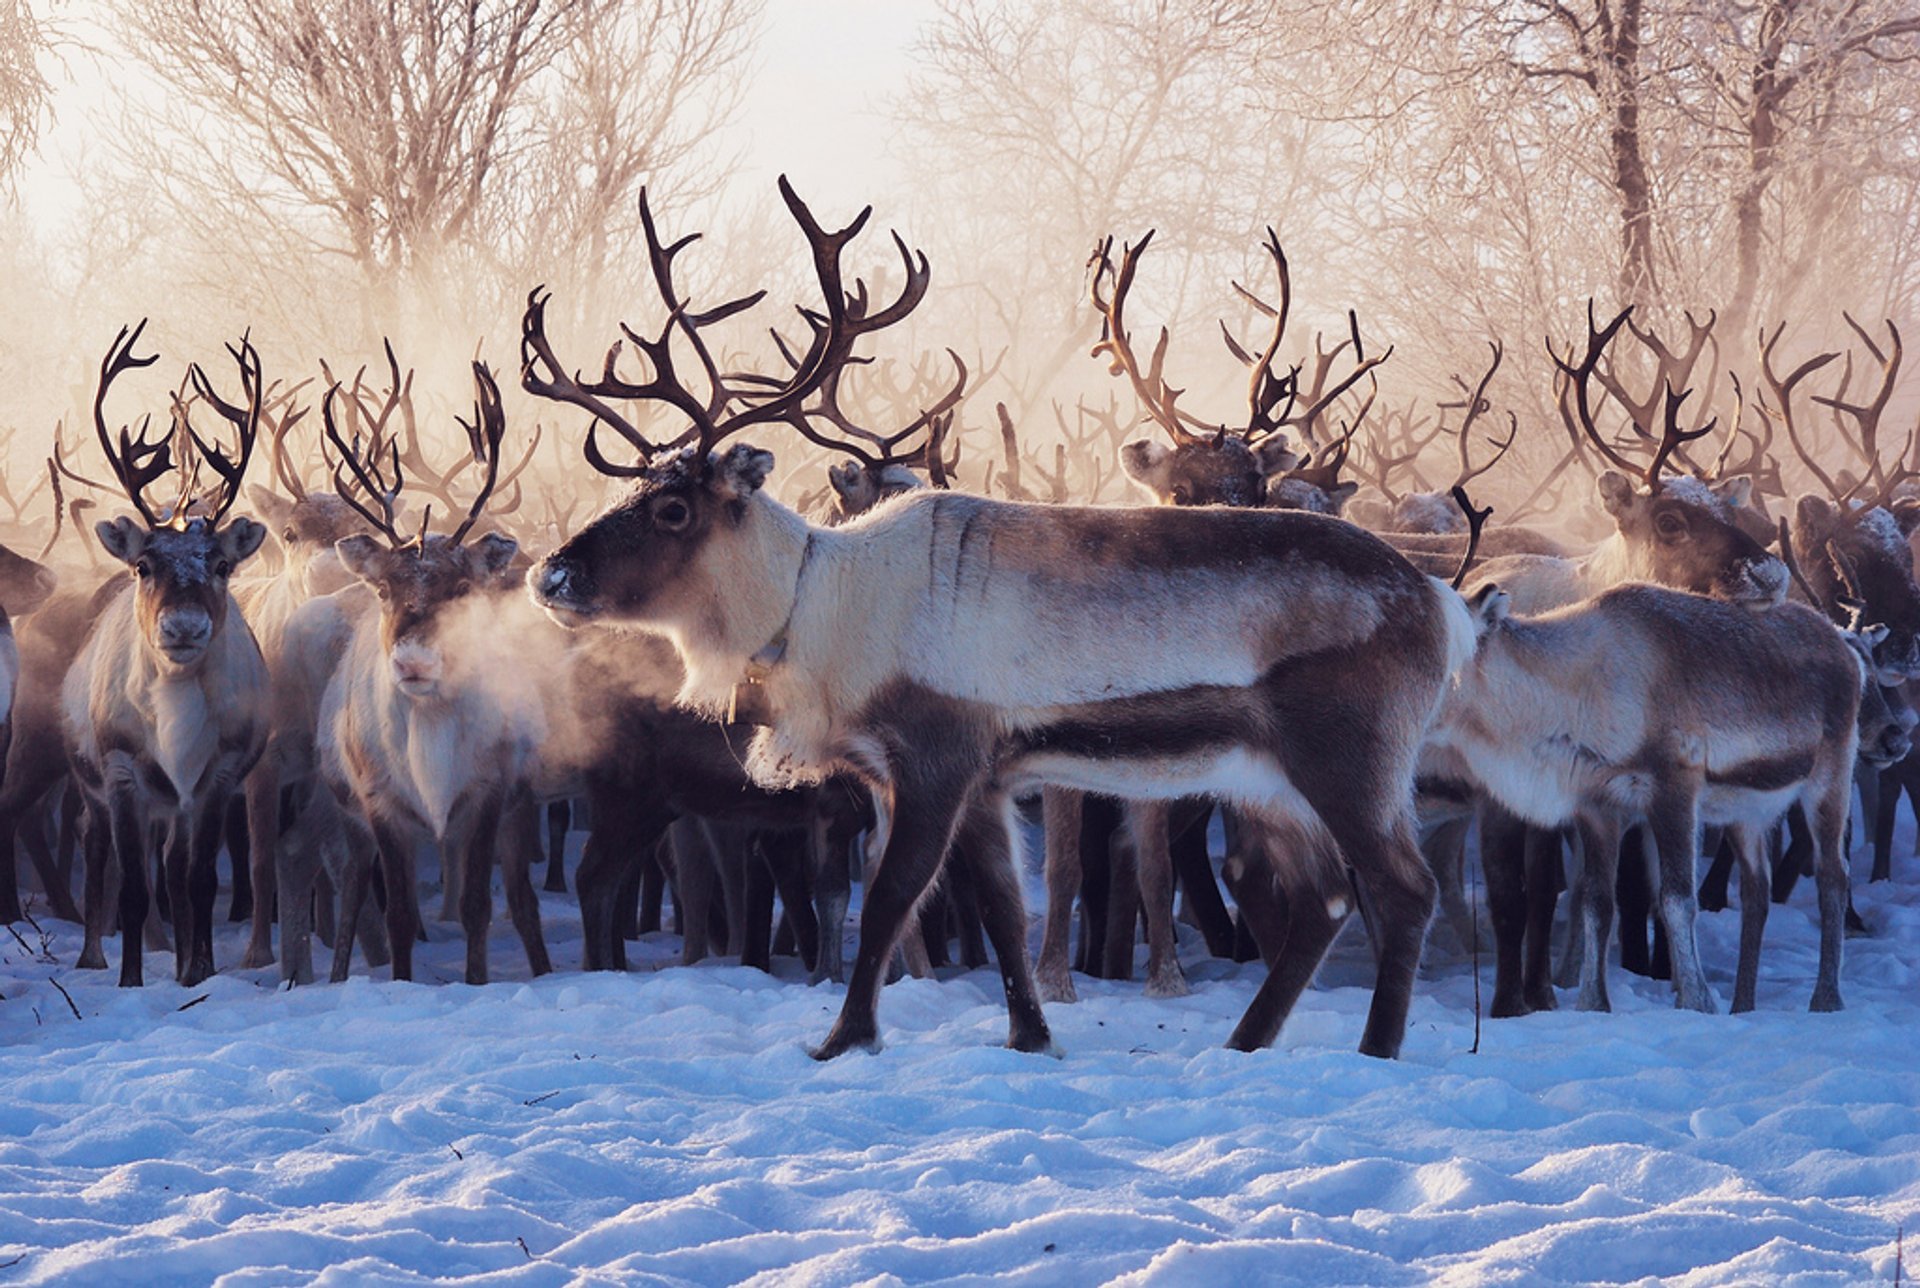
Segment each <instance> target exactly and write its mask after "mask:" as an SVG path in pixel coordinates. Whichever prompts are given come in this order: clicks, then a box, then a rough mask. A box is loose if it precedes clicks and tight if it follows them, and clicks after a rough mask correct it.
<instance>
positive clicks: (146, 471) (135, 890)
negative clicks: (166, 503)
mask: <svg viewBox="0 0 1920 1288" xmlns="http://www.w3.org/2000/svg"><path fill="white" fill-rule="evenodd" d="M145 326H146V323H145V322H144V321H143V322H142V323H141V324H140V325H139V326H138V327H135V328H133V330H132V331H131V333H129V331H128V330H127V329H126V328H124V327H123V328H121V330H120V334H119V336H118V337H116V339H115V340H114V343H113V347H112V348H111V349H109V350H108V352H107V356H106V357H105V358H104V359H103V360H102V361H101V364H100V381H99V384H98V386H97V388H96V391H95V394H94V404H93V411H94V427H95V429H96V430H97V431H98V434H99V438H100V446H101V450H102V451H103V452H105V454H106V458H107V461H108V463H109V465H111V467H112V469H113V472H114V475H115V477H116V478H117V479H118V481H119V483H120V486H121V488H122V489H123V490H124V491H125V493H126V495H127V498H128V499H129V500H130V501H131V502H132V503H133V506H134V508H135V509H136V510H138V511H139V513H140V518H139V520H134V519H130V518H125V517H122V518H118V519H114V520H111V521H109V522H103V523H101V524H99V525H97V526H96V528H95V532H96V533H97V534H98V536H99V538H100V544H101V545H102V546H103V547H105V549H106V550H107V552H108V553H109V554H111V555H112V556H113V557H114V558H116V559H118V560H120V561H121V562H122V563H124V564H126V565H127V568H128V571H129V576H128V580H127V583H126V584H125V586H124V588H123V589H121V590H120V591H119V592H118V593H117V594H116V595H115V597H114V598H113V601H112V602H111V604H109V605H108V606H107V607H106V608H105V610H104V611H103V612H102V613H101V614H100V617H99V620H98V621H97V622H96V623H95V625H94V628H93V633H92V635H91V636H90V637H89V639H88V641H87V645H86V648H85V649H84V650H83V651H82V652H81V654H80V656H79V657H78V658H77V659H75V661H74V664H73V667H72V669H71V670H69V671H68V672H67V677H66V682H65V685H64V687H63V690H62V707H63V709H64V713H65V717H66V723H67V734H68V740H69V762H70V764H71V766H72V770H73V775H74V778H75V780H76V781H77V782H78V783H79V785H80V789H81V791H82V792H83V793H84V794H85V797H86V801H87V808H88V814H89V822H88V840H87V876H86V888H87V936H86V945H85V948H84V950H83V951H82V953H81V957H80V965H82V966H90V967H96V968H104V967H105V966H106V958H105V955H104V954H103V953H102V951H101V944H100V940H101V936H102V934H103V933H104V931H105V929H106V921H107V917H108V912H107V908H106V906H105V903H106V900H105V880H106V860H107V857H108V852H109V850H111V853H112V855H113V858H114V860H115V861H116V863H117V864H118V867H119V870H120V900H119V904H120V931H121V936H122V938H121V958H120V985H121V987H123V988H127V987H138V986H139V985H140V983H141V978H142V972H141V959H140V936H141V933H142V929H143V927H144V924H145V922H146V918H147V904H148V894H147V861H148V859H149V857H150V856H151V854H152V852H153V845H154V842H155V840H156V839H158V840H159V841H160V842H161V846H162V849H163V852H164V855H165V871H166V884H167V894H168V903H169V906H170V907H171V909H172V913H173V922H174V960H175V966H174V975H175V978H176V979H178V980H179V981H180V982H181V983H182V984H186V985H189V986H191V985H194V984H198V983H200V982H201V981H202V980H204V979H206V978H207V977H208V976H209V975H211V974H213V972H214V962H213V901H214V893H215V888H216V884H217V876H216V873H215V868H214V862H215V859H216V858H217V856H218V854H219V850H220V842H221V834H222V830H223V827H224V823H225V820H226V810H227V801H228V797H229V796H230V795H231V793H232V792H233V791H234V790H235V789H236V788H237V787H238V786H239V785H240V782H241V780H242V779H243V778H245V777H246V774H247V771H248V770H250V769H251V768H253V764H254V762H255V761H256V760H258V759H259V758H260V753H261V751H262V749H263V748H264V747H265V745H266V732H267V730H266V718H265V715H266V712H265V705H266V688H267V674H266V665H265V663H264V662H263V661H262V660H261V657H260V649H259V647H258V646H257V645H256V644H255V643H254V639H253V633H252V632H251V631H249V630H248V629H247V625H246V622H245V621H244V620H242V618H241V616H240V612H239V608H238V606H237V605H236V604H235V603H234V600H233V595H232V592H231V591H230V589H229V583H230V579H231V578H232V576H233V572H234V569H235V568H237V567H238V566H239V564H240V563H241V561H243V560H244V559H246V558H247V557H248V556H249V555H251V554H252V553H253V552H254V551H255V550H257V549H259V548H260V543H261V542H262V541H263V540H264V539H265V538H266V535H267V533H266V529H265V528H263V527H261V526H260V525H259V524H258V523H255V522H254V521H253V520H251V519H245V518H238V519H234V520H233V521H232V522H231V523H227V524H224V525H223V524H222V523H221V520H222V519H223V518H224V517H225V516H226V513H227V511H228V509H230V508H231V507H232V505H233V503H234V501H235V500H236V499H237V498H238V496H239V494H240V486H241V480H242V478H243V477H244V475H245V473H246V468H247V463H248V461H249V460H250V459H251V458H252V455H253V446H254V440H255V438H256V437H257V435H258V431H259V422H260V405H261V396H262V392H263V389H264V386H263V383H262V381H261V377H260V358H259V355H258V354H256V353H255V352H254V349H253V345H252V344H251V343H249V342H248V341H247V340H246V339H244V338H242V340H241V341H240V344H239V346H238V347H234V346H229V347H228V352H229V353H231V354H232V355H233V358H234V360H235V362H236V363H237V364H238V365H239V368H240V382H241V387H242V389H243V391H244V395H243V402H242V403H240V404H237V405H236V404H232V403H228V402H227V401H225V400H224V399H222V398H221V397H220V396H219V395H218V394H217V393H215V392H214V389H213V386H212V384H211V382H210V381H208V379H207V377H206V374H205V373H204V372H203V371H202V370H201V369H200V367H199V365H198V364H195V365H192V366H190V367H188V369H187V373H188V387H189V389H190V392H191V397H192V400H193V401H202V402H205V403H207V404H208V405H210V406H211V407H212V408H213V409H214V411H215V412H217V413H218V415H219V416H220V418H221V419H223V420H225V421H227V422H228V423H229V424H230V425H231V426H232V427H233V429H234V431H235V433H236V434H237V436H238V441H239V446H238V451H237V455H236V456H232V457H230V456H228V455H226V454H224V453H223V452H221V451H220V450H218V449H217V448H215V447H214V446H213V445H212V444H210V443H208V442H207V441H206V440H205V439H203V438H201V436H200V435H199V433H198V432H197V431H196V430H195V429H194V427H193V423H192V421H191V419H190V415H189V413H190V403H189V400H188V398H186V397H176V399H175V400H174V407H173V410H172V413H171V419H172V428H171V431H170V432H169V433H168V434H167V435H166V436H165V437H162V438H160V439H158V440H153V441H150V440H149V439H148V437H147V432H146V431H147V424H146V422H144V421H143V422H142V424H141V429H140V434H139V436H138V437H137V438H135V437H134V436H133V435H132V433H131V432H130V431H129V430H127V429H124V428H123V429H122V430H121V431H120V433H119V438H118V444H117V446H116V443H115V440H114V437H113V435H111V434H110V433H109V432H108V430H107V423H106V417H105V407H106V398H107V390H108V387H109V386H110V385H111V384H112V383H113V380H114V378H115V377H116V376H118V375H120V374H121V373H123V372H125V371H127V370H130V369H134V368H139V367H146V366H151V365H152V364H153V363H155V362H157V361H158V360H159V357H158V355H157V354H155V355H150V356H148V357H144V358H142V357H138V356H136V355H135V354H134V346H135V345H136V344H138V343H139V340H140V333H141V331H142V330H143V329H144V328H145ZM202 464H204V465H205V466H207V467H210V468H211V469H212V470H213V472H214V473H215V474H216V475H218V476H219V482H218V485H217V486H216V488H215V489H214V491H213V493H212V495H211V496H210V497H203V496H202V495H200V494H199V492H198V490H197V487H196V484H197V478H198V472H199V466H200V465H202ZM176 472H177V473H178V474H179V475H180V480H181V481H180V491H179V499H178V500H177V501H176V502H175V503H174V504H173V505H172V506H171V507H170V508H168V509H166V510H160V509H156V508H155V507H154V506H153V505H151V504H149V502H148V500H147V498H146V495H145V493H146V490H147V489H148V488H149V487H150V486H152V485H153V484H155V483H158V482H160V481H162V480H164V479H166V478H167V477H168V476H169V475H173V474H175V473H176ZM196 503H199V504H200V505H202V506H204V508H205V517H189V514H190V512H191V511H192V510H193V509H194V508H195V507H196Z"/></svg>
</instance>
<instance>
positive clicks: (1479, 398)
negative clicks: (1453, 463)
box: [1453, 340, 1520, 488]
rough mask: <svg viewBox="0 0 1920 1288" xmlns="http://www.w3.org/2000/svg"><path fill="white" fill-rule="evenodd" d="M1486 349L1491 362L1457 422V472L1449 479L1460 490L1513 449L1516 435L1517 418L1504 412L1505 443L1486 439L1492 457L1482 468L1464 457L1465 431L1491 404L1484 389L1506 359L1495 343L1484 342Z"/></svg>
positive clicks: (1517, 428)
mask: <svg viewBox="0 0 1920 1288" xmlns="http://www.w3.org/2000/svg"><path fill="white" fill-rule="evenodd" d="M1487 347H1488V348H1489V349H1491V350H1492V351H1493V361H1492V362H1490V363H1489V364H1488V365H1487V371H1486V374H1485V375H1483V376H1481V377H1480V383H1479V384H1478V385H1477V386H1475V388H1474V389H1473V391H1472V392H1471V393H1470V394H1469V395H1468V397H1467V410H1466V416H1465V418H1464V419H1463V420H1461V422H1460V472H1459V473H1458V474H1456V475H1455V476H1454V479H1453V486H1454V487H1456V488H1464V487H1465V486H1466V485H1467V484H1469V483H1471V482H1473V480H1475V479H1477V478H1479V477H1480V476H1481V475H1482V474H1485V473H1486V472H1487V471H1488V470H1490V469H1492V468H1493V467H1494V466H1496V465H1498V464H1499V463H1500V461H1501V458H1503V457H1504V456H1506V454H1507V452H1508V451H1509V450H1510V449H1511V448H1512V447H1513V443H1514V440H1515V439H1516V438H1518V437H1519V436H1520V419H1519V417H1517V416H1515V415H1513V413H1512V412H1509V413H1507V416H1508V419H1509V421H1510V422H1511V428H1510V429H1509V430H1508V433H1507V440H1506V442H1504V443H1503V442H1501V441H1500V440H1499V439H1497V438H1492V437H1489V438H1488V439H1487V442H1488V444H1489V445H1491V446H1492V447H1493V448H1494V449H1495V451H1494V454H1493V455H1492V456H1490V457H1488V458H1487V461H1486V463H1485V464H1484V465H1481V466H1479V467H1478V468H1475V467H1474V465H1473V462H1472V459H1471V457H1470V456H1469V455H1468V448H1469V447H1470V446H1471V444H1470V443H1469V442H1468V439H1469V437H1470V434H1469V431H1471V430H1472V428H1473V422H1474V421H1475V420H1477V419H1478V418H1479V416H1480V414H1481V413H1482V412H1484V411H1486V410H1487V409H1488V407H1489V406H1491V404H1489V403H1488V402H1487V386H1488V385H1490V384H1492V383H1493V376H1494V373H1495V372H1497V371H1499V370H1500V361H1501V359H1502V358H1504V357H1506V350H1505V348H1503V347H1502V346H1501V344H1500V342H1499V341H1498V340H1490V341H1488V342H1487ZM1462 384H1463V387H1464V382H1462Z"/></svg>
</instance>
